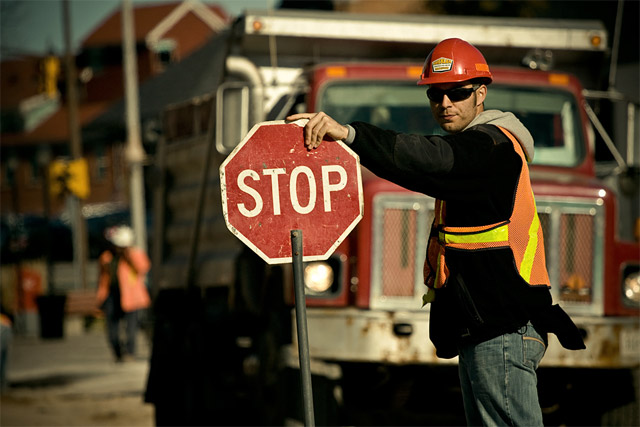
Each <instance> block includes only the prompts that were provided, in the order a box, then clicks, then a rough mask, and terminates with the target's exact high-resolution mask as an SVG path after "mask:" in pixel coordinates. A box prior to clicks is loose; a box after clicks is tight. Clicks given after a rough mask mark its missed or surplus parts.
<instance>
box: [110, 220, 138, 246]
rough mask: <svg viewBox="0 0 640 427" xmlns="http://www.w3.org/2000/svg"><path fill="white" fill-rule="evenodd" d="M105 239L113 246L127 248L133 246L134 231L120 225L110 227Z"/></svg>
mask: <svg viewBox="0 0 640 427" xmlns="http://www.w3.org/2000/svg"><path fill="white" fill-rule="evenodd" d="M104 237H105V238H106V239H107V240H108V241H109V242H111V243H113V245H115V246H118V247H120V248H126V247H129V246H132V245H133V242H134V237H133V230H132V229H131V227H129V226H127V225H118V226H115V227H109V228H107V230H106V231H105V232H104Z"/></svg>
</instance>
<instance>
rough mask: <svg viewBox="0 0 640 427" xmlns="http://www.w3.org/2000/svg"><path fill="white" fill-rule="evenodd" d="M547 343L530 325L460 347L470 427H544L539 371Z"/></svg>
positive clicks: (461, 370) (463, 392)
mask: <svg viewBox="0 0 640 427" xmlns="http://www.w3.org/2000/svg"><path fill="white" fill-rule="evenodd" d="M545 342H546V339H543V338H542V337H541V336H540V334H538V332H537V331H536V330H535V329H534V328H533V326H532V325H531V324H528V325H526V326H523V327H522V328H520V330H518V331H517V332H515V333H511V334H505V335H501V336H499V337H496V338H493V339H491V340H489V341H485V342H482V343H480V344H463V345H461V346H460V349H459V350H460V357H459V365H458V370H459V374H460V385H461V387H462V399H463V402H464V411H465V416H466V418H467V424H468V425H472V426H477V425H487V426H495V425H505V426H542V425H543V424H542V411H541V409H540V403H539V401H538V390H537V382H538V380H537V376H536V369H537V368H538V364H539V363H540V360H541V359H542V356H544V352H545V350H546V345H545Z"/></svg>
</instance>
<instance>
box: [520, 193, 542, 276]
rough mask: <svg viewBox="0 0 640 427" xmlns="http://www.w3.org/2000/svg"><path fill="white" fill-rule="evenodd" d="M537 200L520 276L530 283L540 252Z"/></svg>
mask: <svg viewBox="0 0 640 427" xmlns="http://www.w3.org/2000/svg"><path fill="white" fill-rule="evenodd" d="M535 203H536V202H535V199H534V201H533V206H534V210H533V220H532V221H531V226H530V227H529V241H528V242H527V249H525V251H524V257H523V258H522V264H520V276H522V278H523V279H524V280H526V281H527V283H529V279H530V278H531V269H532V268H533V260H534V258H535V256H536V251H537V250H538V229H539V228H540V219H539V218H538V212H537V209H536V205H535Z"/></svg>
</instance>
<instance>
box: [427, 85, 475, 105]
mask: <svg viewBox="0 0 640 427" xmlns="http://www.w3.org/2000/svg"><path fill="white" fill-rule="evenodd" d="M480 86H481V85H473V87H457V88H454V89H447V90H442V89H439V88H437V87H430V88H429V89H427V98H429V99H430V100H431V101H433V102H442V100H443V99H444V96H445V95H447V98H449V100H450V101H451V102H458V101H464V100H465V99H467V98H469V97H470V96H471V94H472V93H473V92H475V91H476V90H478V88H480Z"/></svg>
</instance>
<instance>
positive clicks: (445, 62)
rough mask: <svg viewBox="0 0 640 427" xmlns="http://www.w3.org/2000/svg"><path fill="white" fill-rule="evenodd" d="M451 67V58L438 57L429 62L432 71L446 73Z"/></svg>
mask: <svg viewBox="0 0 640 427" xmlns="http://www.w3.org/2000/svg"><path fill="white" fill-rule="evenodd" d="M452 68H453V59H449V58H438V59H436V60H435V61H433V62H432V63H431V69H432V70H433V72H434V73H446V72H447V71H451V69H452Z"/></svg>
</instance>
